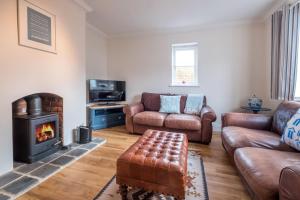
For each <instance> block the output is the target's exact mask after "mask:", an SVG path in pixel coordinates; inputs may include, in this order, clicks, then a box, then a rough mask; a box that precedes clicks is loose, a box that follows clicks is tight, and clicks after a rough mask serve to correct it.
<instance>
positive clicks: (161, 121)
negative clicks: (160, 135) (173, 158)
mask: <svg viewBox="0 0 300 200" xmlns="http://www.w3.org/2000/svg"><path fill="white" fill-rule="evenodd" d="M160 95H161V94H156V93H143V94H142V98H141V102H139V103H136V104H133V105H128V106H126V107H124V113H125V114H126V128H127V130H128V131H129V132H130V133H137V134H143V133H144V132H145V131H146V130H147V129H154V130H161V131H170V132H182V133H186V135H187V137H188V140H189V141H194V142H201V143H203V144H209V143H210V141H211V138H212V131H213V130H212V122H214V121H215V120H216V114H215V112H214V111H213V110H212V109H211V108H210V107H209V106H208V105H207V104H206V98H204V102H203V107H202V110H201V112H200V114H199V115H188V114H183V112H184V107H185V103H186V99H187V96H186V95H182V96H181V99H180V112H181V113H180V114H166V113H160V112H158V111H159V109H160ZM164 95H172V94H164Z"/></svg>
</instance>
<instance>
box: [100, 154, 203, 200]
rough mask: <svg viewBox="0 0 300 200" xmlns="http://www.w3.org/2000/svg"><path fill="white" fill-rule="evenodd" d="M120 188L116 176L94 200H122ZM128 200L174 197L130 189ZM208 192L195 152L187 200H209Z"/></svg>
mask: <svg viewBox="0 0 300 200" xmlns="http://www.w3.org/2000/svg"><path fill="white" fill-rule="evenodd" d="M120 199H121V195H120V193H119V186H118V185H117V184H116V178H115V176H114V177H113V178H112V179H111V180H110V181H109V182H108V183H107V184H106V186H105V187H104V188H103V189H102V190H101V191H100V192H99V194H98V195H97V196H96V197H95V198H94V200H120ZM127 199H128V200H146V199H147V200H174V198H173V197H170V196H165V195H162V194H158V193H150V192H147V191H144V190H142V189H133V188H129V192H128V196H127ZM208 199H209V198H208V190H207V184H206V178H205V171H204V166H203V160H202V158H201V156H200V155H199V154H197V153H196V152H194V151H189V153H188V182H187V188H186V195H185V200H208Z"/></svg>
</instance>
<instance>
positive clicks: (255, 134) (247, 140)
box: [221, 126, 294, 156]
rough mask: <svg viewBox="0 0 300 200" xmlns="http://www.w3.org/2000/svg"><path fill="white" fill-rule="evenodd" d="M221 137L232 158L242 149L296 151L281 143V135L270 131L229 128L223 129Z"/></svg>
mask: <svg viewBox="0 0 300 200" xmlns="http://www.w3.org/2000/svg"><path fill="white" fill-rule="evenodd" d="M221 136H222V141H223V145H224V147H225V149H226V151H227V152H228V153H229V155H231V156H233V154H234V151H235V150H236V149H237V148H242V147H260V148H266V149H275V150H283V151H294V150H293V149H292V148H291V147H289V146H288V145H286V144H284V143H283V142H281V138H280V136H279V135H277V134H275V133H273V132H270V131H264V130H255V129H248V128H242V127H236V126H227V127H224V128H223V131H222V135H221Z"/></svg>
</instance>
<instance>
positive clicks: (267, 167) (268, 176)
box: [234, 148, 300, 200]
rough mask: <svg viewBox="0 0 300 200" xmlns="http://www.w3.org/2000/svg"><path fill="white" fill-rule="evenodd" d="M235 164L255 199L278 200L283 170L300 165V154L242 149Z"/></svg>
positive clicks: (237, 154)
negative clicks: (280, 177)
mask: <svg viewBox="0 0 300 200" xmlns="http://www.w3.org/2000/svg"><path fill="white" fill-rule="evenodd" d="M234 161H235V164H236V166H237V168H238V170H239V172H240V173H241V175H242V176H243V178H244V180H245V181H246V183H247V185H248V186H249V187H250V188H251V190H252V191H253V193H254V194H255V197H254V199H264V200H273V199H278V198H279V194H278V186H279V176H280V172H281V170H282V169H283V168H285V167H287V166H292V165H299V164H300V154H299V153H295V152H284V151H275V150H269V149H261V148H241V149H237V150H236V151H235V154H234Z"/></svg>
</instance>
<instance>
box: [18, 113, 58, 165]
mask: <svg viewBox="0 0 300 200" xmlns="http://www.w3.org/2000/svg"><path fill="white" fill-rule="evenodd" d="M13 129H14V130H13V133H14V134H13V142H14V160H15V161H21V162H26V163H32V162H35V161H38V160H40V159H42V158H44V157H46V156H48V155H50V154H53V153H54V152H56V151H58V150H59V149H60V147H61V146H60V139H59V118H58V114H57V113H41V114H38V115H20V116H17V115H16V116H14V120H13Z"/></svg>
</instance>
